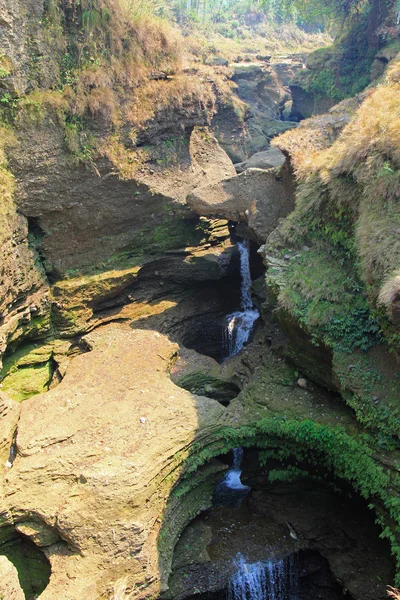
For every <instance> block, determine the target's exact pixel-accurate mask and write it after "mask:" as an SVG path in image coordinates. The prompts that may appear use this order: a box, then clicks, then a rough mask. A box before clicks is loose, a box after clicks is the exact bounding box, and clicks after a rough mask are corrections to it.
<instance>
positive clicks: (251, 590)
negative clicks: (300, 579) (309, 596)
mask: <svg viewBox="0 0 400 600" xmlns="http://www.w3.org/2000/svg"><path fill="white" fill-rule="evenodd" d="M236 564H237V571H236V573H235V575H234V576H233V577H232V579H231V581H230V584H229V588H228V600H291V599H293V600H294V597H295V596H294V594H295V593H296V588H297V575H296V571H295V565H294V561H293V559H290V558H289V559H286V560H280V561H278V562H257V563H248V562H246V560H245V558H244V557H243V556H242V555H241V554H240V555H239V556H238V558H237V560H236Z"/></svg>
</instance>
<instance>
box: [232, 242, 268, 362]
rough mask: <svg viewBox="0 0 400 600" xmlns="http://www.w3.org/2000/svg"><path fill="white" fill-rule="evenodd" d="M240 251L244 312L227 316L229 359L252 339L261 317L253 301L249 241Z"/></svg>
mask: <svg viewBox="0 0 400 600" xmlns="http://www.w3.org/2000/svg"><path fill="white" fill-rule="evenodd" d="M238 249H239V253H240V276H241V279H242V284H241V289H240V295H241V302H240V305H241V309H242V310H241V311H238V312H234V313H232V314H230V315H228V316H227V326H226V332H225V345H226V349H227V352H228V357H229V356H236V354H238V353H239V352H240V351H241V350H242V348H243V346H244V345H245V344H246V342H247V341H248V339H249V337H250V334H251V332H252V329H253V326H254V323H255V322H256V320H257V319H258V317H259V316H260V313H259V312H258V310H257V309H256V308H255V306H254V305H253V301H252V299H251V272H250V260H249V245H248V242H247V240H244V241H243V242H239V243H238Z"/></svg>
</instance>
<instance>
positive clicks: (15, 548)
mask: <svg viewBox="0 0 400 600" xmlns="http://www.w3.org/2000/svg"><path fill="white" fill-rule="evenodd" d="M0 554H1V555H2V556H5V557H6V558H7V559H8V560H9V561H10V563H11V564H12V565H13V566H14V567H15V568H16V570H17V573H18V579H19V583H20V586H21V588H22V591H23V592H24V595H25V598H26V600H35V598H38V597H39V596H40V594H41V593H42V592H43V591H44V590H45V589H46V587H47V585H48V583H49V581H50V575H51V565H50V562H49V560H48V558H47V556H46V554H45V553H44V552H43V550H42V549H41V548H39V547H38V546H37V545H36V544H34V543H33V542H32V541H31V540H29V539H28V538H27V537H26V536H25V535H23V534H21V533H18V532H16V531H14V532H13V535H12V537H11V539H8V541H6V542H4V543H2V544H1V550H0Z"/></svg>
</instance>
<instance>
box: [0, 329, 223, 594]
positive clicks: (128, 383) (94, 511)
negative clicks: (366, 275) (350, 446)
mask: <svg viewBox="0 0 400 600" xmlns="http://www.w3.org/2000/svg"><path fill="white" fill-rule="evenodd" d="M85 339H86V342H87V344H88V345H89V346H90V347H91V348H92V351H91V352H88V353H86V354H82V355H80V356H77V357H75V358H74V359H73V360H72V361H71V363H70V366H69V367H68V370H67V373H66V376H65V378H64V379H63V381H62V382H61V383H60V385H59V386H58V387H56V388H54V389H53V390H51V391H49V392H48V393H46V394H43V395H39V396H36V397H35V398H32V399H29V400H27V401H26V402H24V403H23V404H22V406H21V418H20V421H19V426H18V437H17V445H18V455H17V458H16V460H15V462H14V465H13V467H12V469H10V470H9V471H8V474H7V491H8V496H7V498H8V502H9V503H10V504H12V507H11V511H12V514H13V518H14V520H15V522H17V523H19V525H18V527H19V528H20V530H21V532H23V533H24V534H25V535H29V537H31V539H33V540H34V541H35V542H36V543H39V544H40V545H46V546H47V547H46V555H47V556H48V558H49V560H50V562H51V566H52V576H51V579H50V583H49V584H48V587H47V588H46V590H45V591H44V592H43V593H42V594H41V599H42V600H50V599H51V600H53V599H54V598H58V599H60V600H64V599H65V600H66V599H68V600H81V598H83V597H85V598H87V599H88V600H94V599H95V598H98V597H99V596H100V595H104V596H105V597H109V595H111V590H112V587H113V584H114V582H116V581H117V580H118V579H120V578H121V577H122V576H125V575H127V574H129V584H130V586H132V585H135V583H138V584H139V585H140V587H141V596H142V597H144V596H145V595H151V594H155V595H158V593H159V582H160V577H161V578H162V577H165V574H164V575H162V574H161V575H160V569H161V567H160V561H161V556H163V557H164V558H165V557H166V555H168V552H169V550H168V551H167V549H166V548H165V549H164V550H162V547H161V545H160V547H158V545H157V544H158V541H157V536H158V533H159V530H160V527H161V522H162V521H163V514H164V511H165V508H166V505H167V502H168V500H169V499H170V493H171V490H172V488H173V486H174V483H175V482H176V480H177V478H179V476H180V473H181V469H182V467H181V465H180V462H181V461H182V460H184V458H185V457H186V456H187V449H188V447H189V446H190V445H191V444H192V443H193V442H194V441H195V440H196V439H201V440H202V443H205V444H206V443H207V441H206V440H207V439H208V436H210V435H212V434H213V432H215V431H217V430H218V427H220V426H221V423H222V421H223V418H224V414H225V411H226V409H225V408H223V407H222V406H221V405H220V404H219V403H218V402H216V401H214V400H211V399H208V398H205V397H199V396H193V395H192V394H190V393H189V392H187V391H185V390H183V389H181V388H179V387H177V386H176V385H174V384H173V383H172V381H171V379H170V377H169V367H170V364H171V362H172V361H173V359H174V356H175V354H176V351H177V346H176V345H175V344H173V343H171V342H170V341H169V340H168V339H167V338H166V337H165V336H162V335H160V334H159V333H157V332H154V331H135V330H132V329H131V327H130V326H129V325H127V324H125V325H122V324H118V325H117V324H115V325H108V326H105V327H102V328H99V329H98V330H96V331H95V332H93V333H91V334H90V335H88V336H86V338H85ZM220 469H221V466H220V465H213V466H212V467H210V468H209V472H207V473H208V474H207V473H204V472H203V479H204V477H206V478H208V479H207V482H208V483H207V485H204V486H203V487H201V488H199V489H198V490H197V493H196V494H195V498H190V502H188V504H186V503H185V501H184V499H180V500H179V502H178V504H177V505H176V507H175V508H174V507H172V508H170V512H169V513H168V514H169V516H168V524H170V525H171V527H172V530H171V534H170V536H169V538H168V540H166V544H167V546H168V548H169V544H171V545H172V548H173V546H174V543H175V541H176V540H175V537H176V536H178V535H179V533H180V531H181V530H182V529H183V527H185V526H186V524H187V523H188V522H189V520H190V519H191V518H193V516H194V514H196V512H195V513H194V514H193V510H198V511H200V510H203V509H205V508H207V507H208V506H209V503H210V502H211V493H212V488H213V485H214V483H213V482H214V481H215V477H216V476H218V473H219V471H220ZM202 490H203V491H202ZM174 506H175V505H174ZM175 510H176V511H177V512H174V511H175ZM33 515H34V518H32V516H33ZM57 537H58V538H61V539H62V540H63V541H62V542H59V543H54V542H55V540H56V538H57ZM47 544H51V545H49V546H48V545H47ZM160 544H161V542H160ZM168 560H172V556H171V557H170V559H168V556H167V557H166V558H165V561H166V562H165V563H164V564H166V565H167V566H166V567H165V568H168ZM107 594H108V595H107ZM7 598H8V596H7Z"/></svg>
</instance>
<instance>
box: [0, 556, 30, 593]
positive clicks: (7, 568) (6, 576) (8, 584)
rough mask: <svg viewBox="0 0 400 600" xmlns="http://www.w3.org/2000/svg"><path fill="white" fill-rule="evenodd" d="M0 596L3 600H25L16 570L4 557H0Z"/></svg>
mask: <svg viewBox="0 0 400 600" xmlns="http://www.w3.org/2000/svg"><path fill="white" fill-rule="evenodd" d="M0 596H1V597H2V598H4V599H5V600H25V594H24V592H23V591H22V588H21V586H20V585H19V581H18V573H17V569H16V568H15V567H14V565H13V564H12V563H11V562H10V561H9V560H8V559H7V558H6V557H5V556H0Z"/></svg>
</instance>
